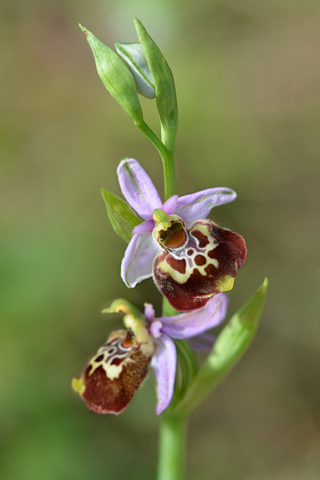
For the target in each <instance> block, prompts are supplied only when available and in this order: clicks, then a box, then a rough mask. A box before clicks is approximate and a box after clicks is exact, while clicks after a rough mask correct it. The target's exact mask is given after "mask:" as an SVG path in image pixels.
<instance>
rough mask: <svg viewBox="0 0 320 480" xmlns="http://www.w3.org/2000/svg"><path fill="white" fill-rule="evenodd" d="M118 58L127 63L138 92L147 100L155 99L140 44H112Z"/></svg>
mask: <svg viewBox="0 0 320 480" xmlns="http://www.w3.org/2000/svg"><path fill="white" fill-rule="evenodd" d="M114 46H115V47H116V50H117V52H118V54H119V55H120V57H121V58H122V59H123V60H124V61H125V62H126V63H127V65H128V67H129V68H130V71H131V73H132V75H133V78H134V80H135V82H136V86H137V90H138V92H139V93H140V94H141V95H143V96H144V97H147V98H150V99H152V98H155V96H156V92H155V86H154V81H153V78H152V75H151V73H150V70H149V68H148V64H147V60H146V57H145V55H144V52H143V48H142V46H141V45H140V43H120V42H116V43H115V44H114Z"/></svg>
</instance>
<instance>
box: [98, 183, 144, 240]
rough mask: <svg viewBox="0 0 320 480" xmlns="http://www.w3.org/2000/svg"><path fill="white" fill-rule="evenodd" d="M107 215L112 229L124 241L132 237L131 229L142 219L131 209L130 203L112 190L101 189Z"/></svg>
mask: <svg viewBox="0 0 320 480" xmlns="http://www.w3.org/2000/svg"><path fill="white" fill-rule="evenodd" d="M101 194H102V198H103V200H104V203H105V205H106V209H107V213H108V217H109V220H110V223H111V226H112V228H113V230H114V231H115V232H116V233H117V235H119V237H121V238H122V239H123V240H124V241H125V242H127V243H129V242H130V240H131V238H132V229H133V228H134V227H136V226H137V225H139V223H141V222H142V219H141V218H140V217H138V215H137V214H136V213H135V212H134V211H133V210H132V208H131V207H130V205H129V204H128V203H127V202H126V201H125V200H122V198H119V197H118V196H117V195H115V194H114V193H112V192H109V191H108V190H105V189H104V188H102V189H101Z"/></svg>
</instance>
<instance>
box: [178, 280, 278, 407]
mask: <svg viewBox="0 0 320 480" xmlns="http://www.w3.org/2000/svg"><path fill="white" fill-rule="evenodd" d="M268 283H269V282H268V279H267V278H266V279H265V281H264V282H263V284H262V285H261V287H260V288H259V289H258V290H257V291H256V292H255V293H254V294H253V296H252V297H251V298H250V300H248V302H247V303H246V304H245V305H244V306H243V307H242V308H241V309H240V310H239V311H238V312H237V313H235V314H234V315H233V317H232V318H231V320H230V321H229V323H228V324H227V326H226V327H225V328H224V329H223V330H222V332H221V333H220V335H219V336H218V338H217V341H216V343H215V344H214V347H213V349H212V351H211V353H210V354H209V355H208V357H207V358H206V360H205V361H204V363H203V364H202V365H201V367H200V369H199V371H198V373H197V374H196V376H195V378H194V380H193V382H192V384H191V386H190V388H189V389H188V391H187V393H186V395H185V397H184V398H183V400H182V401H181V403H179V404H178V406H177V408H176V411H177V413H179V414H180V413H183V414H188V413H190V412H191V411H192V410H193V409H194V408H195V407H196V406H197V405H198V404H199V403H200V402H201V401H202V400H203V398H204V397H205V396H206V395H207V394H208V393H209V392H210V391H211V390H213V388H214V387H215V386H216V385H217V384H218V383H219V382H220V380H221V379H222V378H223V377H225V376H226V375H227V374H228V373H229V372H230V370H231V369H232V368H233V367H234V366H235V364H236V363H237V362H238V361H239V360H240V358H241V357H242V355H243V354H244V353H245V351H246V350H247V348H248V347H249V345H250V343H251V341H252V340H253V338H254V336H255V333H256V331H257V328H258V324H259V320H260V316H261V313H262V309H263V305H264V301H265V296H266V293H267V287H268Z"/></svg>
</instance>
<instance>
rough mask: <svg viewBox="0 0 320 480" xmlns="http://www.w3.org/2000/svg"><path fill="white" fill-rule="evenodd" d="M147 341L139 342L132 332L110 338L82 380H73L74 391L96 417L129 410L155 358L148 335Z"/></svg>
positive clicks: (118, 332)
mask: <svg viewBox="0 0 320 480" xmlns="http://www.w3.org/2000/svg"><path fill="white" fill-rule="evenodd" d="M141 328H142V327H141ZM145 330H146V329H145ZM144 340H146V341H142V342H139V341H138V340H137V339H136V338H135V335H134V334H133V332H132V331H131V330H118V331H116V332H113V333H112V334H111V335H110V336H109V338H108V340H107V341H106V343H105V344H104V345H102V347H100V349H99V350H98V352H97V354H96V355H95V356H94V357H93V358H92V359H91V360H90V362H89V364H88V365H87V367H86V369H85V371H84V372H83V374H82V377H81V378H80V379H74V380H73V388H74V389H75V390H76V391H77V392H78V393H79V394H80V395H81V396H82V398H83V399H84V400H85V402H86V404H87V406H88V408H90V409H91V410H93V411H94V412H95V413H100V414H105V413H114V414H118V413H120V412H122V411H123V410H124V409H125V408H126V407H127V406H128V404H129V403H130V401H131V400H132V398H133V396H134V394H135V392H136V391H137V389H138V388H139V386H140V385H141V382H142V381H143V380H144V378H145V377H146V375H147V372H148V364H149V362H150V360H151V357H152V354H153V343H152V341H151V338H150V337H149V336H148V335H145V338H144Z"/></svg>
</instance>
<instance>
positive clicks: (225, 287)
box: [219, 275, 234, 292]
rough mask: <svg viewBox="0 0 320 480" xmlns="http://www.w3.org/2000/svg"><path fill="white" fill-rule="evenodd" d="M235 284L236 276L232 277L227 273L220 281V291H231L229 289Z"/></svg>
mask: <svg viewBox="0 0 320 480" xmlns="http://www.w3.org/2000/svg"><path fill="white" fill-rule="evenodd" d="M233 284H234V278H233V277H230V275H227V276H226V277H224V279H223V280H221V281H220V283H219V288H220V292H229V290H232V289H233Z"/></svg>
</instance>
